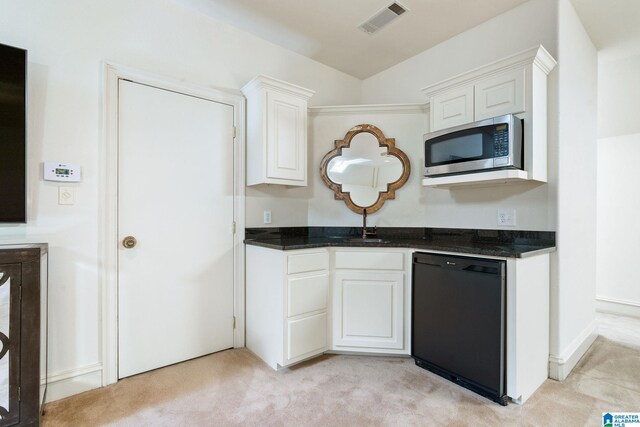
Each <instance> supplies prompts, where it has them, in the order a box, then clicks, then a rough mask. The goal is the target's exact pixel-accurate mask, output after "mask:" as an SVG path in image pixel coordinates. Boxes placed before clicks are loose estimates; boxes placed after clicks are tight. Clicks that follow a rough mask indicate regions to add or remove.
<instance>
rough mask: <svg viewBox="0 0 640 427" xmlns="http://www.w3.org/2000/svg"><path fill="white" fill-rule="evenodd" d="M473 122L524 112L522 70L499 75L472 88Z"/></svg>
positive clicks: (481, 81)
mask: <svg viewBox="0 0 640 427" xmlns="http://www.w3.org/2000/svg"><path fill="white" fill-rule="evenodd" d="M473 96H474V106H475V107H474V109H473V111H474V121H478V120H484V119H490V118H492V117H497V116H503V115H505V114H517V113H522V112H523V111H524V110H525V106H524V98H525V87H524V69H522V68H519V69H516V70H511V71H507V72H504V73H500V74H498V75H497V76H495V77H491V78H488V79H483V80H480V81H479V82H478V83H476V84H475V85H474V86H473Z"/></svg>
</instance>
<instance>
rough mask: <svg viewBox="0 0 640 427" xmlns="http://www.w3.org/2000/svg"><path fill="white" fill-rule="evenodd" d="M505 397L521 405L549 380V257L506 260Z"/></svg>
mask: <svg viewBox="0 0 640 427" xmlns="http://www.w3.org/2000/svg"><path fill="white" fill-rule="evenodd" d="M506 340H507V346H506V347H507V350H506V351H507V372H506V375H507V396H509V397H511V398H512V399H513V401H514V402H516V403H519V404H522V403H524V402H525V401H526V400H527V399H528V398H529V397H531V395H532V394H533V393H534V392H535V391H536V390H537V389H538V387H540V386H541V385H542V383H543V382H545V381H546V380H547V378H548V377H549V254H548V253H543V254H538V255H533V256H529V257H525V258H507V336H506Z"/></svg>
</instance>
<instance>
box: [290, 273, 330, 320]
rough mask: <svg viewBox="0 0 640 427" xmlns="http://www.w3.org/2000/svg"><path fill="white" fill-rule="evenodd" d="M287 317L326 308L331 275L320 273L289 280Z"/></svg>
mask: <svg viewBox="0 0 640 427" xmlns="http://www.w3.org/2000/svg"><path fill="white" fill-rule="evenodd" d="M287 288H288V291H287V300H288V302H289V303H288V307H287V317H293V316H298V315H300V314H304V313H309V312H311V311H318V310H326V308H327V295H328V293H329V275H328V274H319V275H314V276H306V277H295V278H289V279H288V280H287Z"/></svg>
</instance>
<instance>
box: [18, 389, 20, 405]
mask: <svg viewBox="0 0 640 427" xmlns="http://www.w3.org/2000/svg"><path fill="white" fill-rule="evenodd" d="M19 401H20V387H18V402H19Z"/></svg>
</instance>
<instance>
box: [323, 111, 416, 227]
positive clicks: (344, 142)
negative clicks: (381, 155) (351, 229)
mask: <svg viewBox="0 0 640 427" xmlns="http://www.w3.org/2000/svg"><path fill="white" fill-rule="evenodd" d="M360 133H370V134H372V135H373V136H374V137H375V138H376V139H377V140H378V146H379V147H386V148H387V150H388V151H389V154H390V155H392V156H395V157H397V158H398V159H399V160H400V163H401V164H402V175H400V178H398V180H396V181H394V182H391V183H389V184H387V191H381V192H379V193H378V199H377V200H376V202H375V203H374V204H373V205H371V206H358V205H356V204H355V203H353V200H351V194H349V192H348V191H346V192H343V191H342V184H337V183H335V182H333V181H331V179H330V178H329V175H328V173H327V166H328V165H329V162H330V161H331V159H333V158H334V157H338V156H340V155H342V149H343V148H349V147H350V146H351V140H352V139H353V138H354V137H355V136H356V135H358V134H360ZM410 174H411V163H410V162H409V158H408V157H407V155H406V154H405V153H404V152H403V151H402V150H400V149H399V148H397V147H396V139H395V138H386V137H385V136H384V133H382V131H381V130H380V129H378V128H377V127H375V126H374V125H370V124H360V125H356V126H354V127H352V128H351V129H349V131H347V133H346V134H345V136H344V139H337V140H335V148H334V149H333V150H331V151H329V152H328V153H327V154H326V155H325V156H324V157H323V159H322V161H321V162H320V176H321V177H322V181H323V182H324V183H325V184H326V186H327V187H329V188H330V189H332V190H333V192H334V193H335V195H334V198H335V200H344V202H345V204H346V205H347V207H348V208H349V209H351V210H352V211H354V212H355V213H357V214H360V215H362V214H363V213H364V210H365V209H366V210H367V214H370V213H373V212H376V211H378V210H379V209H380V208H381V207H382V205H383V204H384V202H385V200H389V199H395V198H396V190H397V189H399V188H400V187H402V186H403V185H404V184H405V183H406V182H407V180H408V179H409V175H410Z"/></svg>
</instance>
